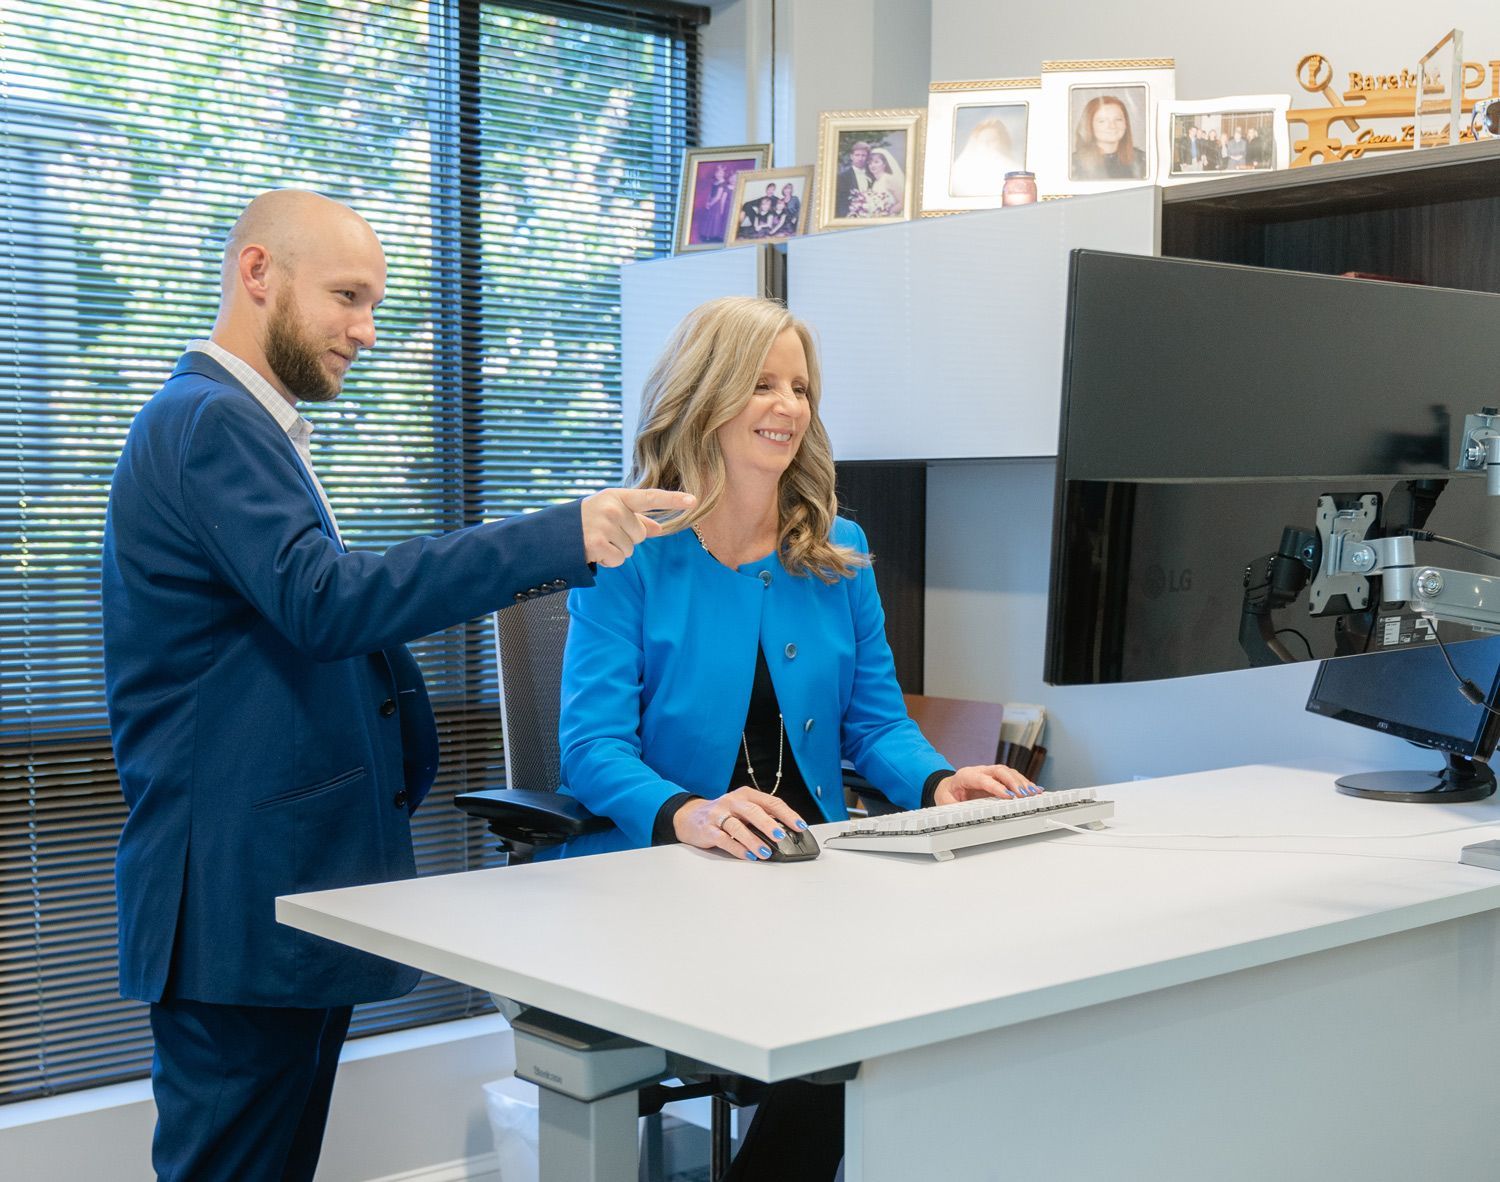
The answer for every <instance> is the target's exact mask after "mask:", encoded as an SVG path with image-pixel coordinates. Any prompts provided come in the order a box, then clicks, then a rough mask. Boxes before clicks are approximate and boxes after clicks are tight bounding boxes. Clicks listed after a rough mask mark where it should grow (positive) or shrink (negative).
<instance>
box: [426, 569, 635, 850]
mask: <svg viewBox="0 0 1500 1182" xmlns="http://www.w3.org/2000/svg"><path fill="white" fill-rule="evenodd" d="M567 639H568V600H567V596H565V595H545V596H541V597H539V598H536V599H526V600H522V601H521V602H520V603H517V604H514V605H513V606H511V607H508V608H505V609H504V610H503V611H498V612H496V613H495V655H496V659H497V663H498V666H499V672H500V732H501V741H502V743H503V745H504V746H503V749H504V754H505V784H506V786H505V787H504V788H485V789H482V790H479V791H476V792H464V793H461V794H459V795H458V796H456V797H454V799H453V803H454V804H456V805H457V806H458V807H459V808H461V809H463V810H464V812H466V813H469V814H470V815H471V816H475V817H480V818H482V819H483V820H484V821H485V822H486V823H487V824H488V825H489V827H490V832H492V833H494V834H495V836H496V837H498V838H499V839H500V843H499V844H500V849H501V851H502V852H503V853H504V854H505V861H506V864H507V865H519V864H520V863H523V862H529V861H531V859H532V856H533V855H534V854H535V853H536V852H537V851H538V850H542V849H546V848H547V847H548V846H554V845H560V844H561V843H563V842H565V841H567V840H568V839H569V838H573V837H580V836H582V835H583V834H585V833H597V832H600V831H602V830H605V829H609V828H611V827H613V824H614V822H612V821H610V820H609V819H608V818H606V817H596V816H595V815H594V814H593V813H591V812H589V811H588V809H586V808H584V807H583V805H581V804H579V803H578V802H577V801H576V800H574V799H573V798H572V797H569V796H561V795H559V794H558V791H557V788H558V785H559V784H561V783H562V752H561V749H560V748H559V746H558V742H557V720H558V714H559V713H560V711H561V708H562V700H561V698H562V658H563V646H564V644H565V643H566V642H567Z"/></svg>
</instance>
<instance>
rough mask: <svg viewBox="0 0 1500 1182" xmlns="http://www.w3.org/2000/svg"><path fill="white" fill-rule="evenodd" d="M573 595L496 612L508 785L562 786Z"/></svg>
mask: <svg viewBox="0 0 1500 1182" xmlns="http://www.w3.org/2000/svg"><path fill="white" fill-rule="evenodd" d="M567 639H568V597H567V596H566V595H543V596H540V597H538V598H536V599H527V600H523V601H522V602H520V603H517V604H514V605H512V606H511V607H507V608H505V609H504V610H502V611H498V612H496V613H495V654H496V657H497V659H498V662H499V666H500V720H501V727H502V728H503V730H504V737H505V784H506V787H508V788H530V789H532V790H533V791H537V792H551V791H554V790H555V789H556V788H557V786H558V785H559V784H560V783H561V782H562V761H561V753H560V751H559V749H558V745H557V718H558V713H559V711H560V709H561V693H562V660H563V645H564V643H565V642H566V641H567Z"/></svg>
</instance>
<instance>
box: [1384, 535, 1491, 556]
mask: <svg viewBox="0 0 1500 1182" xmlns="http://www.w3.org/2000/svg"><path fill="white" fill-rule="evenodd" d="M1401 532H1402V533H1403V534H1405V535H1406V536H1407V537H1409V538H1415V539H1416V540H1417V541H1419V542H1440V543H1442V544H1443V545H1444V546H1453V547H1456V548H1457V549H1459V550H1467V551H1468V552H1469V553H1470V554H1478V555H1481V556H1482V557H1484V558H1492V559H1494V560H1495V561H1496V562H1500V554H1497V553H1496V552H1495V551H1494V550H1486V549H1485V548H1484V547H1483V546H1474V545H1470V544H1469V543H1468V542H1461V541H1459V540H1458V539H1457V538H1445V537H1444V536H1443V535H1442V534H1435V533H1433V532H1432V531H1431V530H1425V529H1404V530H1402V531H1401Z"/></svg>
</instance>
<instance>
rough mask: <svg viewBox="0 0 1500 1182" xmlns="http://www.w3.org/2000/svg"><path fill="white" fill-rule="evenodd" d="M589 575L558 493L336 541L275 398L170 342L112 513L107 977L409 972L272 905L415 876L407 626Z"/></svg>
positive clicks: (312, 997) (195, 991)
mask: <svg viewBox="0 0 1500 1182" xmlns="http://www.w3.org/2000/svg"><path fill="white" fill-rule="evenodd" d="M590 582H592V576H591V574H590V572H589V568H588V565H587V562H586V560H585V558H584V552H583V536H582V529H581V525H580V511H579V506H578V504H577V503H576V502H575V503H573V504H570V505H561V506H558V507H557V508H554V509H547V510H544V511H542V512H539V513H534V514H528V515H525V516H520V517H514V518H511V519H509V520H506V521H500V522H493V523H488V524H485V525H478V526H473V527H471V528H469V529H464V530H458V531H456V532H454V533H450V534H444V535H439V536H434V537H422V538H416V539H413V540H412V541H409V542H403V543H401V544H400V545H397V546H394V547H392V548H391V549H390V550H388V551H386V552H385V553H384V554H375V553H369V552H359V551H346V550H345V549H344V548H343V547H342V546H341V545H340V544H339V542H338V541H337V540H336V535H335V534H334V531H333V528H332V523H331V522H330V521H329V520H328V517H327V515H326V513H325V512H324V510H323V508H322V505H321V503H320V501H319V499H318V497H317V494H316V491H315V490H314V487H313V485H312V482H311V480H310V478H309V477H308V474H307V472H306V470H305V469H304V468H303V466H302V464H301V462H300V461H299V460H298V458H297V454H296V451H295V449H294V448H293V446H292V442H291V440H290V439H289V438H288V437H287V435H286V434H285V432H284V431H282V430H281V428H280V427H279V426H278V425H277V424H276V422H275V420H274V419H273V418H272V417H271V415H270V414H269V412H267V411H266V409H265V408H264V407H262V406H261V405H260V404H259V403H258V402H256V401H255V399H254V397H252V396H251V394H250V393H249V392H248V391H247V390H246V389H245V388H244V387H243V386H241V385H240V384H239V383H238V382H236V381H235V380H234V379H233V378H232V377H231V376H230V375H229V373H228V372H227V371H226V370H224V369H223V368H222V367H221V366H220V365H219V364H218V363H217V362H215V361H213V360H212V359H211V358H209V357H208V356H206V355H204V354H202V353H197V352H192V353H188V354H187V355H185V356H184V357H183V359H182V360H181V362H179V364H178V366H177V369H176V371H175V372H174V373H173V375H172V377H171V378H170V379H169V380H168V381H167V383H166V384H165V385H164V386H163V387H162V388H161V390H160V391H158V392H157V393H156V394H155V395H154V396H153V397H152V398H151V399H150V401H148V402H147V403H146V405H145V406H144V407H143V408H142V410H141V411H140V413H139V414H138V415H137V416H136V418H135V421H134V423H133V424H132V425H131V428H130V433H129V436H128V438H127V439H126V442H125V447H124V450H123V452H122V453H121V456H120V460H119V464H118V466H117V467H116V469H115V476H114V483H113V486H112V488H111V490H110V498H109V511H108V516H107V520H106V525H105V531H104V551H103V582H102V597H103V608H104V658H105V690H106V699H107V702H108V706H109V716H110V729H111V733H112V735H113V739H114V749H115V760H116V763H117V765H118V768H119V774H120V786H121V789H122V790H123V792H124V794H125V800H126V803H127V804H128V805H129V809H130V812H129V816H128V818H127V820H126V822H125V827H124V830H123V832H122V834H121V837H120V846H119V854H118V858H117V861H116V887H117V896H118V903H119V920H120V989H121V992H122V993H123V994H124V995H125V996H127V997H133V998H138V999H140V1000H142V1001H157V1000H160V999H161V998H162V997H163V996H167V995H170V996H172V997H180V998H191V999H194V1000H198V1001H207V1002H217V1003H221V1004H235V1005H269V1006H306V1007H315V1006H333V1005H347V1004H352V1003H355V1002H361V1001H371V1000H376V999H379V998H385V997H396V996H399V995H400V994H402V993H405V992H407V991H408V990H410V989H411V988H412V987H413V986H414V985H415V984H416V980H417V976H418V974H417V971H416V970H415V969H410V968H407V967H404V966H402V965H397V964H394V963H392V962H391V961H387V960H382V959H381V958H379V957H375V956H370V955H368V954H366V953H362V952H357V951H354V950H353V949H349V948H345V947H343V946H341V945H338V944H334V943H332V942H331V941H328V940H323V939H321V938H320V937H317V936H313V935H309V934H306V933H303V932H299V931H296V930H294V929H292V928H288V927H283V926H281V925H278V924H277V923H276V919H275V914H274V900H275V898H276V896H277V895H283V894H291V893H294V892H297V891H308V890H321V889H325V888H332V887H343V886H351V885H354V884H358V883H367V882H376V881H382V880H388V879H395V878H403V877H410V876H411V875H412V874H413V873H414V867H413V857H412V847H411V835H410V827H409V826H410V821H409V817H410V813H411V811H412V810H413V809H415V808H416V806H417V804H418V803H419V802H420V801H421V799H422V797H423V796H424V795H425V794H426V792H427V789H428V788H429V787H430V785H431V784H432V781H433V777H434V774H435V772H436V770H437V731H436V727H435V724H434V720H433V714H432V708H431V706H430V704H429V703H428V700H427V691H426V688H425V687H424V685H423V682H422V676H421V673H420V672H419V671H418V669H417V665H416V662H415V661H414V660H413V659H412V657H411V654H410V653H409V652H407V650H406V648H405V647H404V644H405V642H407V641H410V640H414V639H416V638H417V637H420V636H425V635H427V634H429V633H431V632H436V631H439V630H440V629H443V628H446V627H449V626H451V625H454V624H457V623H460V622H461V621H464V620H468V619H472V618H474V617H476V616H480V615H484V614H485V613H487V612H490V611H494V610H495V609H496V608H499V607H504V606H506V605H507V604H509V603H511V602H513V601H514V600H515V599H517V598H520V597H524V596H527V595H531V594H537V593H541V592H544V591H550V590H556V589H559V588H560V587H561V586H565V585H568V584H575V585H576V584H588V583H590ZM169 978H170V984H169Z"/></svg>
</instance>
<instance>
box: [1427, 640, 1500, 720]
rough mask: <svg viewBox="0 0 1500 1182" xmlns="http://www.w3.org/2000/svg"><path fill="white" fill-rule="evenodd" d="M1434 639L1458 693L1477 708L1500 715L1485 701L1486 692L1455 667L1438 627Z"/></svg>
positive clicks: (1499, 712)
mask: <svg viewBox="0 0 1500 1182" xmlns="http://www.w3.org/2000/svg"><path fill="white" fill-rule="evenodd" d="M1432 638H1433V640H1435V641H1437V646H1438V652H1440V653H1442V654H1443V660H1444V661H1446V662H1447V663H1448V672H1449V673H1451V674H1453V676H1454V679H1455V680H1456V681H1457V682H1458V692H1459V693H1461V694H1462V695H1463V696H1464V700H1465V701H1466V702H1471V703H1472V704H1473V705H1475V706H1483V707H1484V708H1485V709H1486V710H1488V711H1489V712H1490V713H1491V714H1500V710H1496V709H1495V708H1494V707H1493V706H1491V705H1490V704H1489V703H1488V702H1486V701H1485V700H1484V691H1483V690H1482V689H1480V688H1479V687H1478V686H1477V685H1475V684H1474V683H1473V682H1472V681H1470V680H1469V679H1468V678H1467V677H1465V676H1464V675H1463V674H1462V673H1460V672H1459V671H1458V670H1457V669H1456V668H1455V667H1454V665H1453V658H1452V657H1450V656H1449V655H1448V646H1447V645H1446V644H1444V643H1443V638H1442V637H1441V636H1439V635H1438V633H1437V628H1436V626H1434V627H1433V629H1432Z"/></svg>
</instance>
